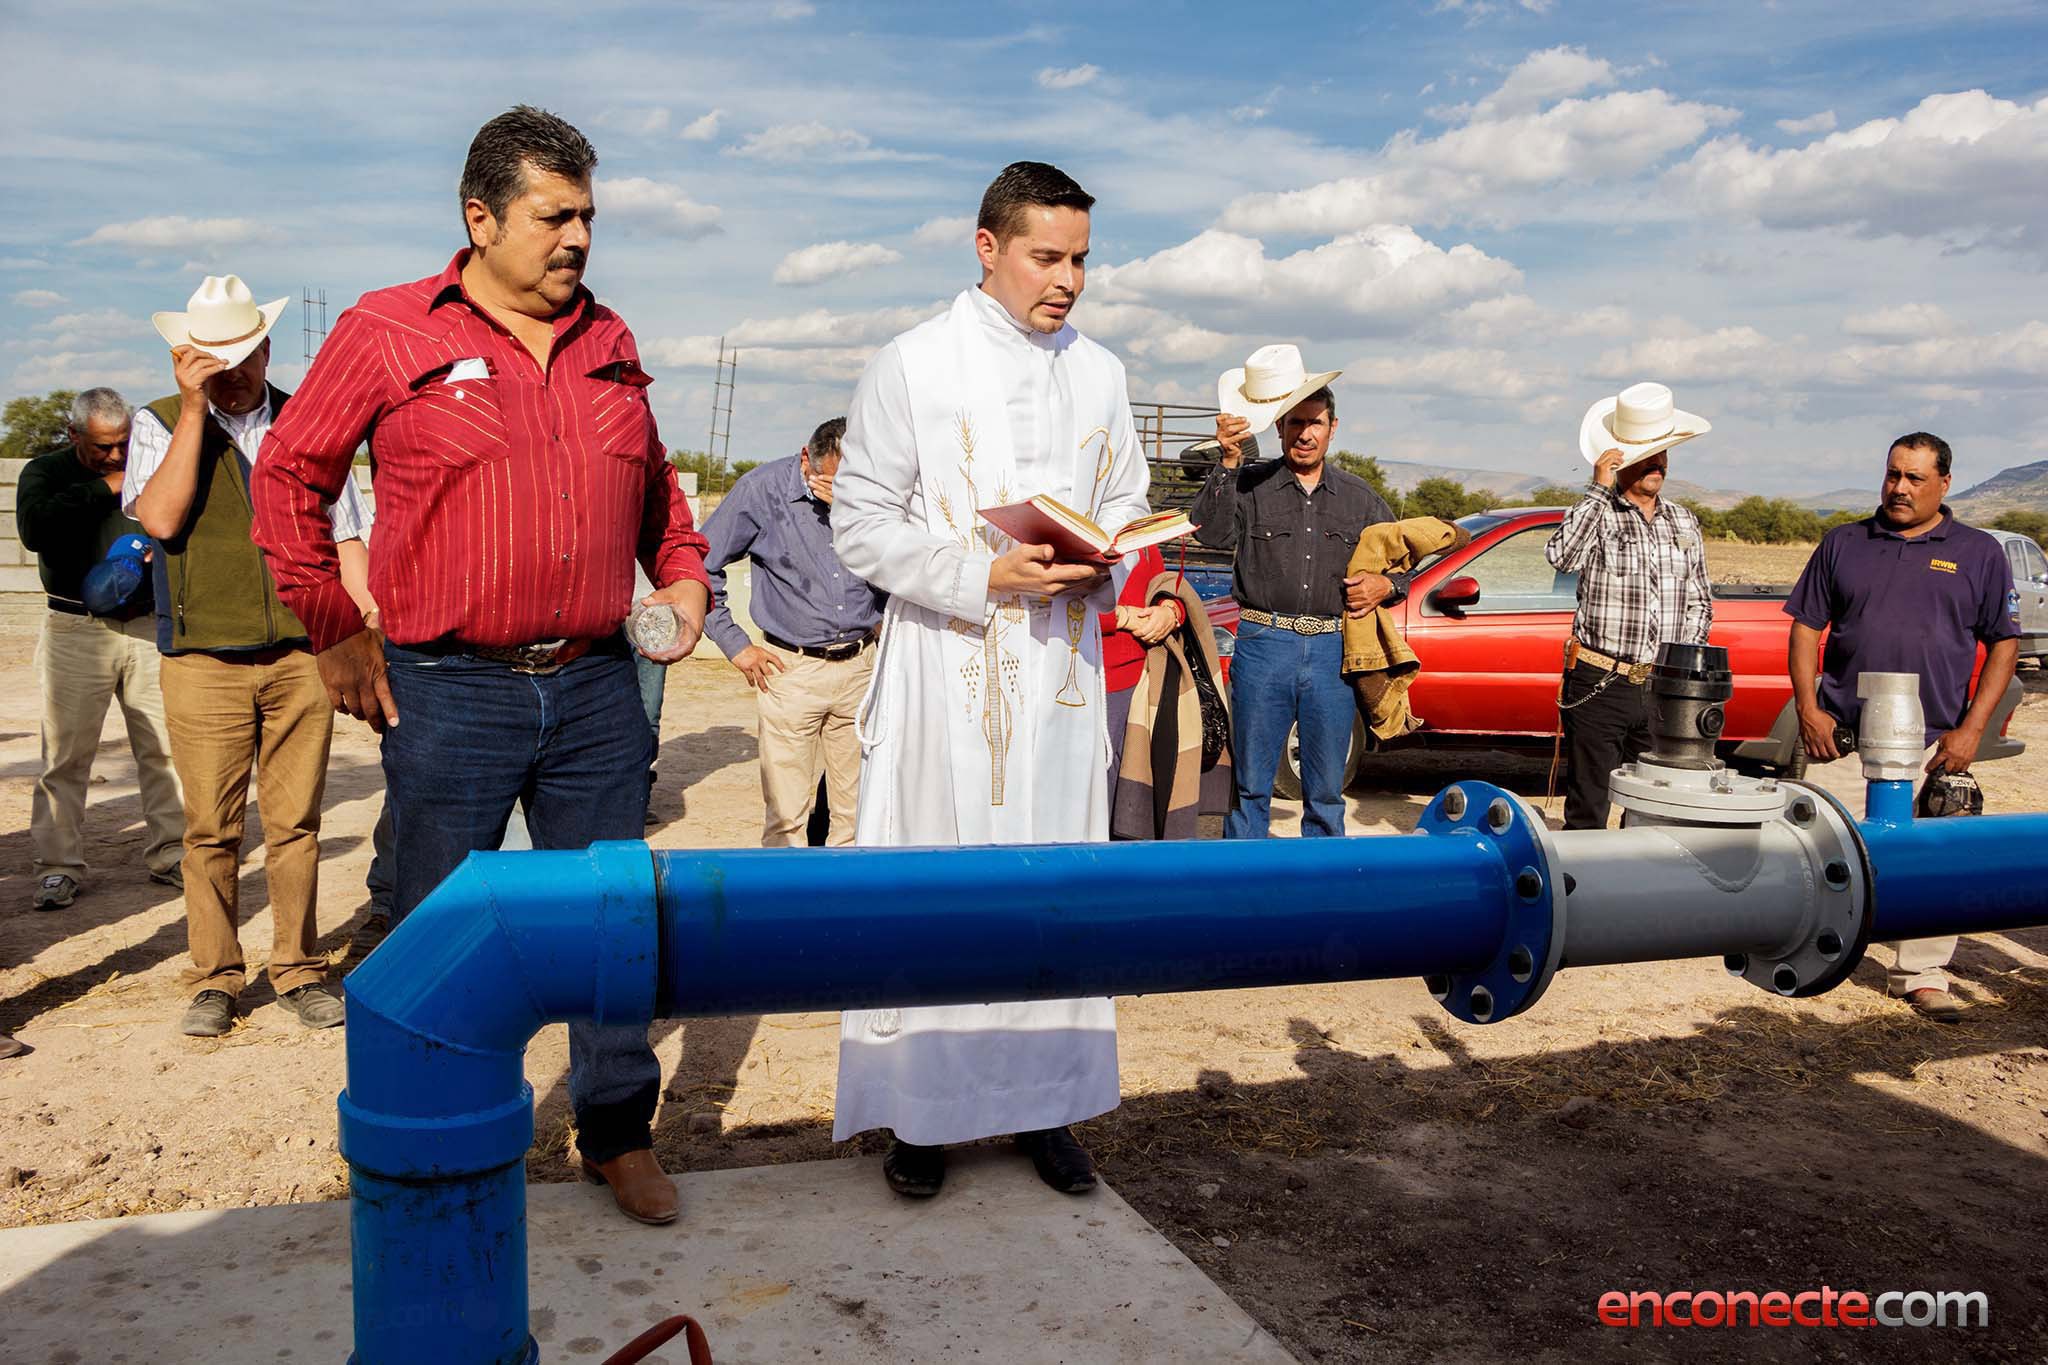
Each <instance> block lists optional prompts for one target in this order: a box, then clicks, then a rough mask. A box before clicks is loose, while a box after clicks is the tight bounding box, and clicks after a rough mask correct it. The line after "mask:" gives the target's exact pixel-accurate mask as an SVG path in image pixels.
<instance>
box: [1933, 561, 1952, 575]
mask: <svg viewBox="0 0 2048 1365" xmlns="http://www.w3.org/2000/svg"><path fill="white" fill-rule="evenodd" d="M1927 567H1928V568H1930V569H1932V570H1934V571H1935V572H1936V573H1954V572H1955V571H1956V562H1955V561H1954V560H1953V559H1930V560H1928V561H1927Z"/></svg>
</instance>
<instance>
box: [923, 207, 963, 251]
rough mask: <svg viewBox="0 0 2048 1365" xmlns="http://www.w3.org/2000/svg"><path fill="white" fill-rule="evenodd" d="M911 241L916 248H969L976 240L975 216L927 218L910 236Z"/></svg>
mask: <svg viewBox="0 0 2048 1365" xmlns="http://www.w3.org/2000/svg"><path fill="white" fill-rule="evenodd" d="M910 240H911V244H912V245H914V246H958V247H964V246H967V245H968V244H970V243H971V242H973V240H974V216H973V215H972V214H963V215H961V216H960V217H958V218H927V219H926V220H925V221H924V222H922V223H920V224H918V228H917V231H915V232H913V233H911V234H910Z"/></svg>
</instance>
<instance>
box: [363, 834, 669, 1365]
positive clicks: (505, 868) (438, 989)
mask: <svg viewBox="0 0 2048 1365" xmlns="http://www.w3.org/2000/svg"><path fill="white" fill-rule="evenodd" d="M659 938H660V933H659V925H658V921H657V917H656V914H655V895H654V867H653V861H652V859H651V858H650V857H649V855H648V852H647V846H646V845H645V844H638V843H614V844H598V845H595V846H593V847H591V848H589V849H586V850H583V851H581V852H540V853H519V854H503V853H476V854H471V855H470V857H469V858H468V859H467V860H465V861H464V862H463V864H462V865H461V866H460V867H458V868H457V869H456V870H455V871H454V872H453V873H451V874H450V875H449V877H448V879H447V880H446V881H444V882H443V883H442V884H441V885H440V886H439V887H437V888H436V889H435V891H434V893H433V894H432V895H431V896H429V897H427V899H426V900H424V901H422V902H421V903H420V905H419V906H418V908H416V909H415V910H414V911H413V912H412V913H411V914H410V915H407V916H406V917H405V919H404V920H403V921H402V922H401V923H400V924H399V925H398V926H397V928H395V929H393V930H392V933H391V936H390V937H389V938H387V939H386V940H385V941H384V942H383V943H382V944H381V945H379V947H378V948H377V950H376V951H375V952H374V953H372V954H370V956H369V958H368V960H366V961H365V962H364V963H363V964H362V965H361V966H360V967H358V968H356V970H355V971H354V972H353V973H351V974H350V976H349V977H348V979H347V981H346V982H345V983H344V985H345V988H346V990H347V993H348V1015H349V1017H348V1088H347V1089H346V1090H344V1091H343V1092H342V1094H341V1098H340V1101H339V1105H338V1107H339V1109H340V1118H341V1154H342V1156H343V1157H344V1158H346V1159H347V1161H348V1163H349V1180H350V1186H351V1192H352V1196H353V1197H352V1200H351V1206H350V1221H349V1228H350V1237H351V1241H352V1255H353V1262H354V1271H355V1291H356V1292H355V1305H356V1311H355V1338H356V1351H355V1355H354V1357H353V1359H354V1360H356V1361H359V1362H361V1363H362V1365H396V1363H397V1362H414V1361H433V1362H454V1361H463V1362H470V1361H474V1362H479V1365H486V1363H487V1365H526V1363H527V1362H531V1361H533V1360H536V1359H538V1347H537V1346H535V1344H534V1343H533V1341H532V1339H531V1337H530V1336H529V1335H528V1333H527V1287H526V1149H527V1148H528V1147H529V1146H530V1145H531V1144H532V1142H533V1091H532V1089H531V1088H530V1087H529V1086H528V1085H527V1083H526V1077H525V1054H526V1045H527V1043H528V1042H529V1041H530V1040H531V1039H532V1037H533V1035H534V1034H535V1033H537V1032H538V1031H539V1030H540V1028H541V1026H542V1025H544V1024H548V1023H553V1022H557V1021H563V1020H569V1019H591V1020H594V1021H596V1022H599V1023H628V1022H634V1021H641V1022H644V1021H646V1020H648V1019H651V1018H652V1017H653V1014H654V997H655V973H656V967H657V963H658V959H659V953H658V951H657V949H658V945H659Z"/></svg>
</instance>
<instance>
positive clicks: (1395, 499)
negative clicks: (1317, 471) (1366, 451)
mask: <svg viewBox="0 0 2048 1365" xmlns="http://www.w3.org/2000/svg"><path fill="white" fill-rule="evenodd" d="M1330 462H1331V463H1332V464H1334V465H1336V466H1337V468H1339V469H1341V470H1343V471H1344V472H1345V473H1347V474H1356V475H1357V476H1358V477H1359V478H1361V479H1364V480H1365V481H1366V482H1367V483H1369V484H1371V485H1372V491H1373V492H1375V493H1377V494H1379V495H1380V496H1381V497H1382V498H1385V499H1386V501H1387V507H1388V508H1389V509H1390V510H1391V511H1392V512H1393V514H1394V515H1395V516H1396V517H1402V516H1407V515H1409V514H1408V513H1407V512H1404V511H1403V510H1402V508H1403V507H1405V506H1406V505H1407V500H1406V499H1405V498H1403V497H1402V496H1401V490H1400V489H1398V488H1396V487H1394V485H1393V483H1392V482H1391V481H1389V480H1388V478H1387V471H1386V470H1384V469H1381V468H1380V462H1379V458H1378V457H1377V456H1373V455H1357V454H1353V453H1352V452H1351V451H1348V450H1340V451H1338V452H1337V453H1336V454H1335V455H1332V456H1331V457H1330Z"/></svg>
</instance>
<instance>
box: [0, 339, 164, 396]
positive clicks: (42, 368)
mask: <svg viewBox="0 0 2048 1365" xmlns="http://www.w3.org/2000/svg"><path fill="white" fill-rule="evenodd" d="M9 384H10V386H11V387H12V389H13V391H14V392H16V393H45V392H48V391H49V390H51V389H87V388H98V387H99V386H101V385H105V386H107V387H109V388H114V389H120V390H122V391H123V396H124V397H127V398H128V399H129V400H130V401H131V402H132V401H134V399H135V395H136V394H137V393H141V392H143V391H144V390H149V389H152V388H154V389H155V390H156V391H158V392H160V391H162V390H164V389H168V388H170V387H172V384H171V367H170V362H169V361H168V360H166V361H165V362H164V364H163V365H162V366H161V367H152V366H149V365H145V364H143V363H142V362H141V361H140V360H138V359H137V358H136V356H135V353H134V352H133V351H107V350H97V351H51V352H49V353H47V354H44V355H38V356H35V357H33V358H31V359H29V360H25V361H23V362H22V363H21V364H20V365H19V366H17V367H16V368H15V371H14V374H13V375H12V376H11V378H10V379H9Z"/></svg>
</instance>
